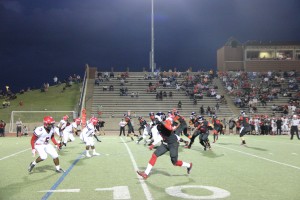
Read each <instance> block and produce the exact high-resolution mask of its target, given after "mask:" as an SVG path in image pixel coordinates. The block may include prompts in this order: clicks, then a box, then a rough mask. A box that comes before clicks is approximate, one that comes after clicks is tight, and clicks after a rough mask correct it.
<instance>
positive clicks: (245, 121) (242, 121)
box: [239, 116, 250, 127]
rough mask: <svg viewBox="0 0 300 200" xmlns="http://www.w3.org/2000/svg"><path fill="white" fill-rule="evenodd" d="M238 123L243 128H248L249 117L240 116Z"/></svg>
mask: <svg viewBox="0 0 300 200" xmlns="http://www.w3.org/2000/svg"><path fill="white" fill-rule="evenodd" d="M239 123H240V124H241V125H242V126H243V127H248V126H250V124H249V117H245V116H240V117H239Z"/></svg>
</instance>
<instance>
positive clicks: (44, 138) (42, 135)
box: [33, 126, 54, 145]
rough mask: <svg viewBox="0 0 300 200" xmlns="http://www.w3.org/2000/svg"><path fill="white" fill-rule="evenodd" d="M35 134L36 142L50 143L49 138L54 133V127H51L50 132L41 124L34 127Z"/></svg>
mask: <svg viewBox="0 0 300 200" xmlns="http://www.w3.org/2000/svg"><path fill="white" fill-rule="evenodd" d="M33 134H34V135H35V136H36V137H37V140H36V141H35V143H34V144H36V145H41V144H49V140H50V139H51V137H52V136H53V134H54V128H51V129H50V131H49V133H48V132H47V131H46V129H45V128H44V126H39V127H37V128H35V129H34V132H33Z"/></svg>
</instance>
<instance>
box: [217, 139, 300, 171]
mask: <svg viewBox="0 0 300 200" xmlns="http://www.w3.org/2000/svg"><path fill="white" fill-rule="evenodd" d="M215 146H217V147H220V148H223V149H228V150H231V151H236V152H238V153H241V154H245V155H247V156H252V157H255V158H258V159H261V160H266V161H269V162H272V163H276V164H279V165H284V166H287V167H291V168H294V169H298V170H300V167H297V166H294V165H290V164H286V163H283V162H279V161H276V160H271V159H268V158H264V157H261V156H257V155H255V154H251V153H247V152H244V151H239V150H236V149H232V148H228V147H223V146H221V145H218V144H215Z"/></svg>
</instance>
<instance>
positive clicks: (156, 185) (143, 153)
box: [0, 135, 300, 200]
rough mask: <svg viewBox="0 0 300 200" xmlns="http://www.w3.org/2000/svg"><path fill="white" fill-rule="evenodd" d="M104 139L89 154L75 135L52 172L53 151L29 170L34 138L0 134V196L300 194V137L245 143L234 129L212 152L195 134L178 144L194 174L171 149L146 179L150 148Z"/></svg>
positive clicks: (252, 199)
mask: <svg viewBox="0 0 300 200" xmlns="http://www.w3.org/2000/svg"><path fill="white" fill-rule="evenodd" d="M210 137H211V136H210ZM100 138H101V140H102V142H97V143H96V145H95V146H96V150H97V152H98V153H100V154H101V155H100V156H94V157H91V158H86V157H85V156H84V155H85V154H84V153H85V145H84V144H83V143H82V142H81V141H80V139H79V138H78V137H76V140H75V141H74V142H71V143H68V144H67V147H64V148H63V149H62V150H61V151H59V159H60V166H61V168H63V169H64V170H65V171H66V172H65V173H63V174H60V173H56V172H55V167H54V164H53V160H52V158H51V157H50V156H49V155H48V158H47V159H46V160H45V161H43V162H40V163H38V164H37V165H36V166H35V168H34V169H33V171H32V172H31V173H29V172H28V171H27V168H28V165H29V163H30V162H31V161H33V159H34V158H33V157H32V154H31V147H30V139H31V137H21V138H15V137H5V138H0V166H1V170H0V177H1V178H0V199H1V200H10V199H16V200H20V199H21V200H22V199H24V200H25V199H26V200H27V199H30V200H35V199H59V200H63V199H71V200H77V199H101V200H102V199H103V200H105V199H136V200H143V199H146V200H151V199H156V200H168V199H176V200H179V199H226V200H227V199H228V200H299V199H300V193H299V191H300V141H299V140H298V139H296V138H294V140H290V139H289V136H250V135H247V136H246V142H247V145H248V146H247V147H244V146H240V139H239V137H238V136H237V135H231V136H223V135H222V136H220V138H219V140H218V141H217V143H216V144H212V149H211V150H208V151H204V150H203V148H202V147H201V146H200V144H199V142H198V140H195V143H194V145H193V146H192V148H191V149H185V148H183V146H180V147H179V159H180V160H183V161H186V162H192V163H193V168H192V171H191V174H190V175H187V171H186V168H180V167H174V166H173V165H172V163H171V161H170V157H169V154H168V153H166V154H165V155H163V156H161V157H159V158H158V159H157V162H156V165H155V166H154V167H153V170H152V172H151V174H150V176H149V178H148V179H147V180H143V179H142V178H140V177H139V176H138V175H137V173H136V171H137V170H145V168H146V166H147V163H148V161H149V159H150V157H151V154H152V153H153V151H150V150H149V149H148V148H147V146H144V145H143V144H139V145H138V144H136V143H135V142H132V141H131V140H130V138H128V137H118V136H101V137H100ZM210 140H211V141H212V138H210Z"/></svg>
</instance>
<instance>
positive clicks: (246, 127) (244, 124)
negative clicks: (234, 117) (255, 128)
mask: <svg viewBox="0 0 300 200" xmlns="http://www.w3.org/2000/svg"><path fill="white" fill-rule="evenodd" d="M239 124H240V125H241V130H240V138H241V140H242V143H241V145H246V141H245V138H244V136H245V135H246V134H247V133H248V134H249V133H250V132H251V126H250V124H249V117H248V116H247V115H246V113H245V111H241V116H240V117H239Z"/></svg>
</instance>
